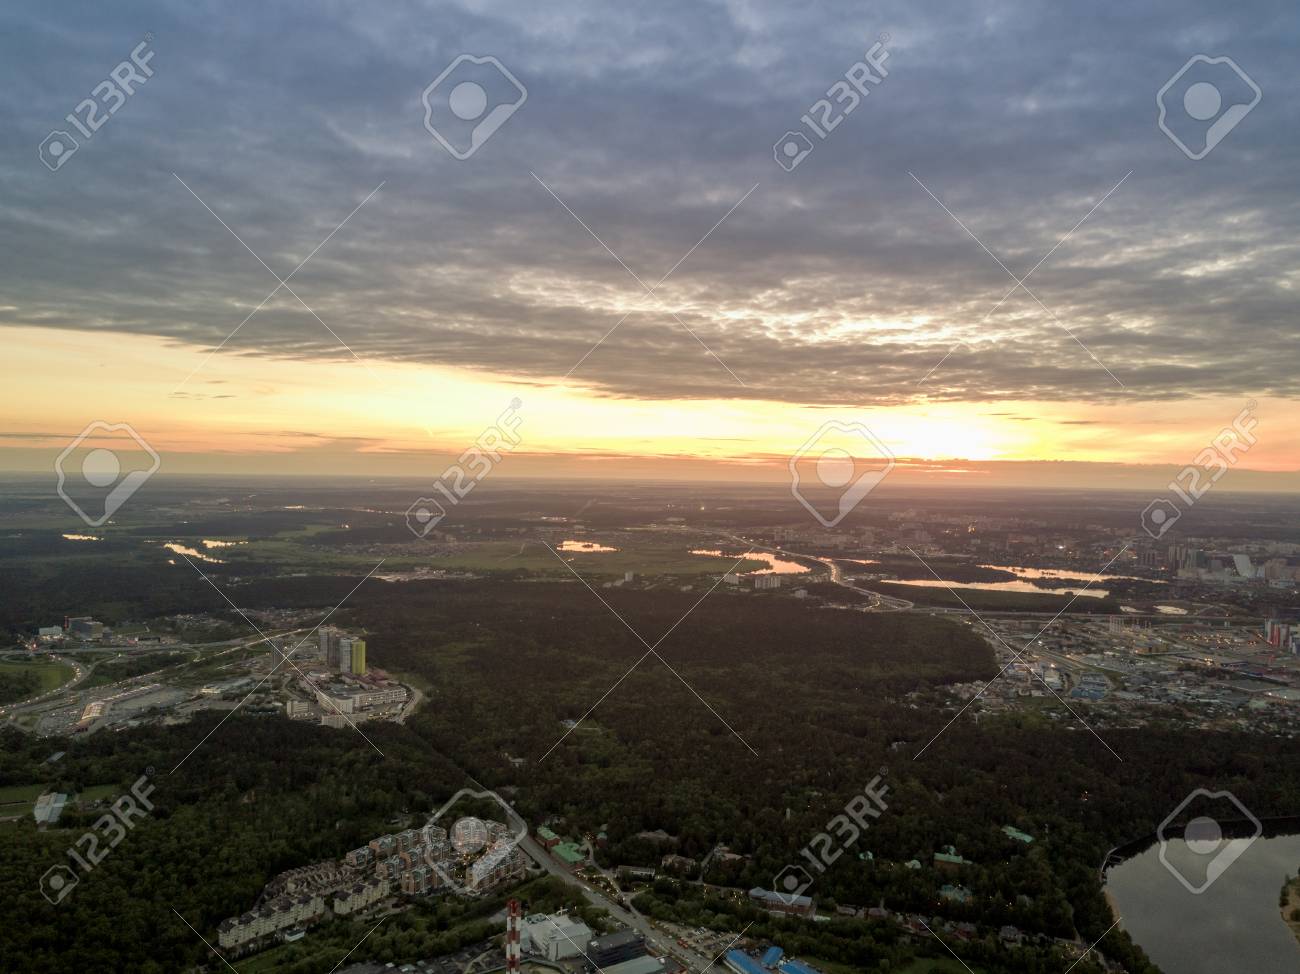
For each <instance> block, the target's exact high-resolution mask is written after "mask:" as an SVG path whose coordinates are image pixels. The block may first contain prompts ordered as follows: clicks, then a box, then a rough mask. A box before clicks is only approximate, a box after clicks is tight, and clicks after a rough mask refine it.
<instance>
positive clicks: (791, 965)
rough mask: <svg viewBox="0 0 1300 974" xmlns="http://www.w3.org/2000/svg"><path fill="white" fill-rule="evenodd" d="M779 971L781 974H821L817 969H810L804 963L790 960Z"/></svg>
mask: <svg viewBox="0 0 1300 974" xmlns="http://www.w3.org/2000/svg"><path fill="white" fill-rule="evenodd" d="M778 970H779V971H780V972H781V974H821V971H819V970H817V968H815V967H809V966H808V965H807V964H805V963H804V962H803V961H798V960H788V961H786V962H785V963H784V964H782V965H781V966H780V967H779V968H778Z"/></svg>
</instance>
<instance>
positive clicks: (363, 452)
mask: <svg viewBox="0 0 1300 974" xmlns="http://www.w3.org/2000/svg"><path fill="white" fill-rule="evenodd" d="M1063 7H1064V5H1059V4H1057V5H1047V4H1031V3H1027V2H1026V3H1015V2H983V3H974V4H972V3H969V2H953V3H928V4H916V3H872V4H862V3H833V2H819V3H815V4H789V3H784V4H783V3H776V2H772V3H763V2H749V0H726V2H707V0H696V2H690V3H673V2H656V3H653V4H651V3H640V4H629V3H623V4H610V3H603V2H595V0H592V2H586V3H583V2H576V0H552V2H548V3H545V4H535V3H526V2H514V3H506V2H488V0H478V2H466V3H461V4H453V3H424V4H422V3H414V2H394V3H385V4H364V5H363V4H348V3H311V4H307V3H301V4H282V3H265V4H257V5H236V4H228V3H215V2H213V3H202V2H197V3H196V2H184V3H181V2H177V3H163V2H150V3H131V2H127V3H115V4H112V5H103V4H90V3H87V4H71V3H69V4H47V3H36V2H26V0H18V2H12V3H8V4H6V5H5V6H4V8H3V10H2V11H0V27H2V28H3V29H2V30H0V36H2V37H3V40H0V44H2V45H3V57H0V74H2V75H3V77H4V84H3V86H0V110H2V111H3V115H4V118H5V123H6V131H7V132H8V135H9V137H8V138H7V139H6V140H5V144H4V147H3V150H0V167H3V168H2V172H3V183H4V189H5V192H4V193H3V195H2V196H0V244H2V245H3V252H4V260H3V262H2V263H0V328H3V332H4V338H5V345H6V348H7V350H8V354H7V355H6V359H7V362H8V370H7V371H9V375H8V377H7V385H8V387H9V391H10V395H7V396H6V399H5V403H4V405H3V407H0V408H3V410H4V416H3V418H2V419H0V423H2V428H0V451H3V457H4V459H2V460H0V463H3V464H4V465H5V466H8V467H10V468H11V469H12V468H15V467H24V466H29V467H45V466H47V463H48V456H50V455H52V454H53V453H56V452H57V451H58V449H60V448H61V445H62V444H63V443H64V442H66V440H67V439H68V437H70V436H73V435H75V434H76V433H77V432H78V431H79V430H81V429H82V428H83V427H84V426H85V425H86V424H87V423H89V422H91V421H92V420H104V421H108V422H129V423H131V424H132V425H133V426H134V427H135V428H136V429H138V430H139V431H140V432H141V433H142V434H144V435H145V436H147V437H148V438H149V439H150V441H151V442H155V445H157V446H158V447H159V449H160V451H161V452H164V453H166V454H170V455H171V456H172V457H173V458H174V461H175V463H176V464H178V466H175V469H184V468H185V465H186V463H190V464H197V463H199V462H200V458H202V457H207V458H209V460H211V458H212V457H223V458H225V459H223V460H221V463H223V464H227V465H229V464H233V465H234V466H236V467H238V466H239V465H240V464H247V465H248V469H254V468H256V469H264V468H265V464H266V459H267V457H273V458H274V457H278V458H279V459H280V460H282V461H283V463H284V467H285V469H293V468H294V464H295V463H301V462H305V461H304V458H308V457H312V456H318V457H319V456H324V457H329V458H330V459H329V462H330V463H331V464H333V463H337V464H339V465H340V467H341V468H343V469H340V472H348V473H356V472H364V470H365V469H366V463H368V462H373V463H376V464H381V465H382V464H387V465H388V466H386V467H385V468H384V469H386V470H392V469H405V468H404V467H402V464H405V463H408V462H409V463H410V464H412V466H411V468H410V469H415V466H416V465H418V463H419V462H420V460H421V458H422V457H424V456H425V455H428V454H436V453H437V452H438V451H455V450H457V449H458V448H459V445H462V444H467V443H468V442H470V441H472V440H473V438H474V437H475V436H476V435H477V434H478V432H479V431H480V430H482V429H483V428H484V426H485V425H487V424H489V423H491V422H492V421H493V420H494V419H495V417H497V416H498V415H499V414H500V413H501V411H502V410H503V409H504V408H505V407H506V405H507V404H508V402H509V401H510V399H511V398H512V397H514V396H518V397H519V398H520V399H521V400H522V401H523V402H524V406H523V408H522V414H523V415H524V416H525V424H524V427H523V431H524V433H525V441H526V449H527V450H528V451H531V452H533V453H535V454H536V455H538V456H554V455H570V454H576V455H591V456H603V457H608V456H621V455H635V456H641V457H696V458H700V457H702V458H709V459H713V460H726V459H732V460H734V459H741V460H746V461H752V460H754V459H755V458H760V459H761V458H780V457H782V456H783V455H785V454H788V453H789V451H790V450H792V449H794V448H796V447H797V446H798V445H799V444H800V443H801V442H802V441H803V440H804V438H805V437H806V436H807V435H808V434H809V431H810V430H814V429H816V427H817V425H818V424H819V423H821V422H822V421H823V420H824V419H826V418H827V417H831V416H835V417H842V418H843V419H846V420H857V421H862V422H866V423H868V424H869V425H870V426H871V428H872V429H873V430H875V431H876V432H877V433H878V435H879V436H880V437H881V439H882V440H883V441H884V442H886V443H887V444H889V446H890V447H891V448H892V450H893V451H894V452H895V453H897V454H898V455H900V456H913V457H928V458H965V459H969V460H973V461H991V460H1056V459H1076V460H1094V461H1116V462H1122V463H1182V462H1186V461H1188V460H1190V459H1191V458H1192V456H1194V455H1195V453H1196V452H1197V451H1198V450H1199V449H1200V448H1201V447H1203V446H1204V445H1205V443H1206V442H1208V439H1209V437H1211V436H1212V435H1213V434H1214V433H1215V432H1217V431H1218V430H1219V429H1220V428H1221V427H1223V426H1224V425H1225V424H1227V423H1228V422H1230V421H1231V420H1232V418H1233V417H1234V416H1236V415H1237V414H1238V412H1239V411H1240V410H1241V409H1242V408H1243V407H1244V406H1245V404H1247V403H1248V402H1254V403H1256V404H1257V411H1258V415H1259V420H1260V427H1259V433H1260V442H1259V444H1258V445H1257V447H1256V448H1255V450H1254V451H1253V452H1252V453H1251V456H1250V458H1249V463H1248V464H1247V465H1249V466H1253V467H1256V468H1259V469H1267V470H1287V469H1294V468H1296V467H1300V432H1297V430H1300V423H1298V422H1296V420H1297V419H1300V410H1297V409H1296V407H1295V397H1296V396H1297V393H1298V392H1300V368H1297V366H1298V365H1300V356H1298V355H1297V352H1296V344H1295V342H1296V339H1295V332H1296V327H1297V315H1296V309H1297V298H1298V297H1300V290H1298V288H1300V260H1298V258H1300V236H1298V234H1297V228H1298V227H1300V203H1298V200H1300V196H1298V194H1297V192H1296V190H1297V183H1298V174H1300V167H1298V166H1297V163H1298V162H1300V152H1297V146H1298V145H1300V136H1298V134H1297V132H1298V131H1300V129H1298V127H1297V122H1300V110H1297V107H1296V97H1295V95H1296V84H1295V68H1296V63H1297V61H1296V54H1297V40H1298V35H1300V20H1297V18H1296V16H1295V8H1294V5H1293V4H1290V3H1286V2H1282V0H1278V2H1247V3H1242V4H1235V5H1225V4H1222V3H1208V2H1207V3H1188V2H1177V3H1174V2H1170V3H1163V4H1140V5H1139V4H1132V3H1102V4H1090V5H1087V6H1086V8H1085V7H1077V6H1076V9H1075V10H1073V11H1070V12H1066V11H1065V10H1064V9H1063ZM1052 8H1056V9H1052ZM142 43H143V45H144V47H143V48H141V47H140V45H141V44H142ZM877 45H878V46H877ZM133 51H134V52H136V57H137V59H139V58H141V57H142V56H144V57H148V58H149V59H148V60H147V62H146V68H147V71H148V72H151V74H148V75H147V80H146V81H145V82H144V83H143V84H139V83H132V87H133V89H134V90H133V91H132V92H131V93H129V94H126V95H125V96H118V95H116V94H114V93H113V92H112V89H113V88H115V87H121V86H120V85H115V84H114V83H112V82H110V84H109V85H107V86H102V85H101V83H102V82H104V81H105V79H109V78H111V77H112V74H113V72H114V71H115V70H118V69H117V66H118V65H119V63H120V62H122V61H124V60H125V61H128V63H129V62H130V59H131V57H132V53H133ZM869 51H874V52H875V53H874V54H872V55H871V56H870V57H869V56H868V52H869ZM463 54H469V55H473V56H475V57H476V58H484V57H491V58H493V59H496V62H497V63H499V64H500V65H502V66H504V68H505V69H506V71H507V72H508V74H509V76H510V77H507V76H505V75H503V74H501V72H499V71H498V69H497V68H496V67H495V64H494V62H491V61H489V62H485V63H482V64H478V65H476V64H474V63H473V62H461V63H460V65H459V66H453V65H454V62H456V60H457V58H458V57H459V56H461V55H463ZM1198 54H1201V55H1206V56H1208V57H1210V58H1220V57H1225V56H1226V57H1230V58H1231V59H1232V60H1233V62H1235V64H1236V65H1237V66H1238V67H1239V68H1240V69H1241V70H1242V71H1243V72H1244V73H1245V75H1246V76H1247V78H1245V79H1243V78H1240V77H1239V76H1238V75H1237V74H1236V72H1235V71H1234V70H1233V68H1232V67H1231V66H1230V65H1228V64H1226V63H1224V62H1220V63H1217V64H1215V63H1207V62H1205V61H1200V62H1194V63H1193V64H1192V65H1191V67H1190V68H1189V69H1188V72H1187V73H1185V74H1184V75H1183V76H1181V77H1180V79H1179V80H1176V81H1175V82H1174V84H1173V85H1172V86H1171V87H1170V89H1169V90H1168V91H1167V92H1166V95H1165V101H1166V103H1167V105H1168V107H1169V111H1168V112H1167V113H1166V114H1167V125H1166V127H1167V128H1169V129H1170V130H1171V132H1172V133H1173V134H1174V135H1177V136H1178V137H1179V138H1181V139H1183V141H1184V146H1182V147H1180V145H1178V144H1176V142H1175V140H1174V139H1173V138H1172V137H1171V136H1170V135H1169V134H1166V133H1165V132H1164V131H1162V130H1161V127H1160V126H1159V125H1158V124H1157V121H1158V108H1157V93H1158V92H1159V91H1160V90H1161V88H1162V86H1165V85H1166V83H1167V82H1169V81H1170V79H1171V78H1172V77H1173V76H1174V75H1175V74H1176V73H1177V72H1178V71H1179V69H1180V68H1182V67H1183V66H1184V64H1186V63H1187V62H1188V59H1189V58H1192V57H1193V56H1195V55H1198ZM882 57H885V58H887V59H885V60H883V67H884V69H885V71H887V72H888V73H887V75H886V74H884V73H883V72H877V71H874V70H873V75H874V76H873V77H872V78H870V79H865V80H864V76H863V73H862V71H861V68H862V63H863V62H868V61H870V60H875V62H876V63H877V64H878V65H879V64H880V63H882V60H881V59H882ZM855 65H858V68H857V69H855ZM449 66H453V69H452V72H451V74H449V75H448V76H447V77H446V78H445V79H444V80H443V82H442V83H441V85H439V86H435V88H434V89H433V91H432V93H431V94H430V95H429V96H428V100H429V101H430V102H431V104H432V106H433V107H432V108H431V113H432V114H431V119H432V120H433V122H434V127H435V128H439V127H441V128H442V129H447V130H454V131H449V132H444V133H442V134H444V135H445V136H446V137H447V138H448V140H449V141H450V142H452V143H455V140H456V139H457V138H460V137H461V136H462V135H463V134H464V133H465V132H468V131H471V130H472V129H473V127H474V124H475V119H474V118H471V119H470V120H469V121H463V120H459V119H456V118H454V117H453V116H452V115H451V114H450V113H449V105H450V106H451V108H457V107H459V108H462V109H464V108H465V106H466V105H468V106H469V110H470V111H471V112H472V111H473V109H474V108H475V106H474V105H473V101H474V98H473V97H472V91H474V90H475V89H473V88H472V86H469V87H464V88H461V89H457V88H456V85H457V84H459V83H460V81H462V80H463V81H470V82H473V83H475V84H479V88H478V89H476V90H478V91H480V92H483V93H485V94H486V96H487V100H488V105H487V109H486V111H485V114H484V116H483V117H487V115H489V114H491V109H492V108H494V107H496V105H497V104H507V107H506V109H505V112H506V113H507V114H508V113H509V107H508V103H510V102H511V99H512V98H514V99H515V100H517V97H518V96H517V95H516V94H515V92H514V90H513V88H512V85H513V83H514V81H517V82H518V83H519V84H520V85H521V86H522V87H523V89H524V90H525V91H526V98H525V99H524V100H523V102H522V104H520V105H519V106H518V108H517V111H515V112H514V114H513V115H510V116H509V117H508V118H507V120H506V121H505V122H504V124H502V125H501V126H500V127H499V128H498V129H496V130H495V131H494V132H492V133H491V134H490V135H489V136H488V137H487V139H486V141H482V142H481V143H480V144H479V145H478V147H477V149H476V150H475V151H474V152H473V154H472V155H471V156H470V157H469V158H467V159H457V158H455V157H454V156H453V154H452V153H451V152H449V151H448V150H447V148H445V147H444V146H443V145H442V144H440V142H439V141H438V140H437V139H436V138H435V137H434V136H433V135H432V134H431V133H430V132H429V131H428V130H427V129H426V126H425V116H426V111H425V106H424V104H423V100H422V92H424V91H425V89H426V87H427V86H429V85H430V84H431V83H432V82H434V81H435V79H437V78H439V76H440V75H442V74H443V72H444V70H445V69H447V68H448V67H449ZM855 70H856V72H857V73H856V77H857V78H858V79H859V84H860V86H861V87H863V88H864V89H865V90H866V91H868V92H869V93H868V94H866V95H865V96H863V95H858V94H857V93H856V91H855V89H853V88H852V87H851V85H849V84H848V83H845V82H844V79H845V76H846V73H847V74H849V75H850V76H851V77H852V76H854V75H855ZM118 77H119V79H120V78H122V77H126V78H128V79H129V78H131V77H133V75H131V74H130V73H129V72H128V73H124V72H122V71H120V70H118ZM512 79H513V80H512ZM1252 85H1253V86H1257V87H1258V89H1259V91H1260V92H1261V97H1260V98H1259V99H1258V103H1257V104H1253V107H1251V106H1252V102H1254V101H1255V98H1254V95H1253V88H1252ZM97 86H100V87H99V88H98V90H99V92H100V94H99V95H96V94H94V92H95V91H96V89H97ZM1192 86H1195V87H1194V89H1193V88H1192ZM1207 89H1208V90H1209V91H1211V92H1214V93H1216V94H1215V97H1217V98H1219V99H1220V100H1221V102H1222V103H1221V105H1218V106H1215V105H1210V106H1209V107H1206V98H1207V94H1206V92H1207ZM456 90H459V95H456V96H453V91H456ZM1189 90H1190V92H1191V93H1190V94H1189ZM828 92H830V95H829V97H828ZM1185 96H1186V97H1185ZM85 99H91V100H92V101H97V102H98V104H99V106H100V107H99V108H98V109H95V108H93V107H90V106H84V105H79V103H82V102H83V100H85ZM457 99H459V103H458V101H457ZM820 99H826V100H827V101H830V102H832V107H831V108H830V109H829V112H827V110H826V109H824V108H821V107H818V106H817V105H816V103H817V102H818V101H819V100H820ZM119 103H120V104H119ZM115 104H117V105H118V107H117V110H116V111H115V112H112V113H111V114H110V113H109V111H108V109H109V108H111V107H113V106H114V105H115ZM846 108H847V109H849V110H848V111H845V109H846ZM1243 112H1244V115H1243V114H1242V113H1243ZM1189 113H1190V114H1189ZM1198 113H1199V114H1207V113H1208V116H1209V117H1208V118H1206V119H1203V120H1202V119H1198V118H1196V117H1193V116H1194V115H1196V114H1198ZM69 114H72V116H73V118H72V119H68V118H67V117H66V116H68V115H69ZM827 115H828V116H829V121H826V120H825V116H827ZM1234 115H1236V116H1240V117H1239V118H1235V119H1234V118H1233V116H1234ZM88 118H89V119H91V120H94V119H102V120H103V124H102V127H99V128H94V127H93V124H92V125H91V126H90V127H89V128H85V126H86V125H87V120H88ZM1216 121H1217V122H1220V123H1222V124H1220V125H1219V128H1220V129H1222V128H1224V127H1225V126H1226V128H1227V131H1226V134H1224V135H1223V136H1222V141H1220V142H1218V144H1217V145H1215V146H1214V147H1213V148H1212V149H1211V150H1210V151H1209V152H1208V153H1207V154H1205V155H1204V157H1203V158H1200V159H1192V158H1190V157H1189V156H1190V155H1194V154H1199V150H1200V149H1203V148H1204V147H1205V135H1206V132H1207V131H1208V130H1209V129H1210V128H1211V127H1212V126H1214V125H1215V124H1216ZM1232 121H1236V124H1235V127H1234V126H1233V125H1232V124H1231V122H1232ZM829 125H833V126H834V128H833V130H832V131H825V128H826V127H828V126H829ZM814 126H815V127H814ZM83 129H84V130H83ZM818 129H822V130H823V131H825V138H824V139H823V138H821V137H820V136H819V134H818ZM87 131H89V133H90V134H89V137H87V135H86V132H87ZM51 132H54V133H59V132H62V133H65V134H66V135H68V136H71V138H73V139H75V140H76V143H77V145H76V149H75V151H74V152H72V153H70V154H68V153H66V150H65V155H64V157H63V158H61V159H59V158H52V157H51V156H50V144H49V142H48V140H47V136H48V135H49V134H50V133H51ZM789 132H793V133H797V135H798V140H805V139H806V140H807V141H806V142H803V141H798V140H797V144H798V145H799V146H800V149H801V150H802V148H803V147H804V146H810V147H811V149H812V151H811V152H808V153H807V154H806V155H800V157H799V159H798V161H797V165H796V166H795V167H794V168H792V169H790V170H789V171H787V169H786V168H785V167H783V166H781V165H778V161H777V159H776V158H774V155H775V156H781V157H782V158H785V161H786V162H787V165H788V164H789V159H788V158H786V157H784V156H783V154H782V153H781V148H782V146H783V145H784V141H783V140H785V141H788V138H787V136H786V133H789ZM1198 139H1199V142H1198V141H1197V140H1198ZM43 140H45V141H43ZM55 141H56V142H60V143H62V142H63V141H64V139H63V137H62V136H59V135H57V134H56V135H55ZM1188 143H1190V145H1188ZM466 144H468V143H466ZM774 145H775V147H776V151H775V153H774ZM59 163H61V164H59ZM52 165H53V166H56V168H55V169H53V170H51V168H50V166H52ZM345 218H346V222H344V221H345ZM1081 221H1082V222H1081ZM223 222H224V224H225V225H224V226H223ZM341 223H342V226H341V227H340V224H341ZM304 260H305V261H306V263H305V264H304V263H303V262H304ZM1040 261H1041V263H1040ZM300 264H301V265H302V266H301V267H299V265H300ZM295 268H298V269H297V270H296V271H295ZM1031 271H1032V273H1031V276H1029V277H1028V278H1025V279H1024V284H1023V286H1017V283H1016V282H1017V279H1020V278H1023V277H1024V275H1025V274H1026V273H1028V272H1031ZM291 272H293V274H292V278H291V279H288V280H287V284H286V285H285V286H280V287H279V290H276V288H277V286H278V285H279V283H280V282H279V281H278V280H277V277H278V278H282V279H287V278H288V276H289V275H290V273H291ZM214 350H215V351H214ZM393 464H396V466H393Z"/></svg>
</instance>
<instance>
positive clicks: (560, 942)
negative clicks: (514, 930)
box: [519, 913, 593, 962]
mask: <svg viewBox="0 0 1300 974" xmlns="http://www.w3.org/2000/svg"><path fill="white" fill-rule="evenodd" d="M592 936H593V934H592V932H591V928H590V927H588V926H587V925H586V924H585V923H583V922H582V921H580V920H575V919H573V918H572V917H568V916H565V915H564V914H562V913H557V914H554V915H553V916H547V915H546V914H545V913H534V914H533V915H532V916H528V917H524V919H523V923H522V924H521V925H520V930H519V946H520V949H522V950H525V951H532V952H533V953H535V954H540V955H541V956H542V957H545V958H546V959H547V960H549V961H552V962H554V961H560V960H567V959H568V958H570V957H581V956H582V949H583V947H584V946H585V945H586V944H587V942H588V941H590V940H591V938H592Z"/></svg>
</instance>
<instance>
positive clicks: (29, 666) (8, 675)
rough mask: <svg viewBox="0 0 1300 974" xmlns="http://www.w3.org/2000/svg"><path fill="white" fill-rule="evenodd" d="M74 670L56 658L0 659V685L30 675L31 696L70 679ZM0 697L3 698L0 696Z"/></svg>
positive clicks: (46, 691) (47, 691) (51, 688)
mask: <svg viewBox="0 0 1300 974" xmlns="http://www.w3.org/2000/svg"><path fill="white" fill-rule="evenodd" d="M73 674H74V670H73V668H72V667H71V666H69V665H68V664H67V663H61V662H58V661H56V660H31V661H28V660H0V686H4V685H5V684H9V683H12V682H15V681H17V680H20V679H22V678H24V677H30V678H31V680H30V681H28V682H30V683H31V686H32V687H33V688H34V689H33V691H32V695H33V696H39V695H40V694H43V693H49V692H50V691H51V690H54V689H56V688H58V687H61V686H62V685H63V684H65V683H67V682H68V681H69V680H71V679H72V677H73ZM0 699H4V698H3V696H0Z"/></svg>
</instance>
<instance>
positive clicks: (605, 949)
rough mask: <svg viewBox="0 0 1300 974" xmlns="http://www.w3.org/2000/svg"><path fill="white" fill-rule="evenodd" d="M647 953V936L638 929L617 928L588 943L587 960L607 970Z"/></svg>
mask: <svg viewBox="0 0 1300 974" xmlns="http://www.w3.org/2000/svg"><path fill="white" fill-rule="evenodd" d="M645 954H646V945H645V937H644V936H643V935H642V934H641V933H639V932H638V931H636V930H632V929H630V928H629V929H626V930H617V931H615V932H614V933H607V934H605V935H604V936H602V937H597V938H596V939H594V940H592V941H591V942H589V943H588V944H587V960H589V961H591V963H593V964H595V965H596V966H597V967H598V968H601V969H602V970H605V971H606V972H607V974H608V969H609V968H610V967H612V966H614V965H616V964H620V963H622V962H623V961H628V960H632V959H633V958H636V957H644V956H645Z"/></svg>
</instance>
